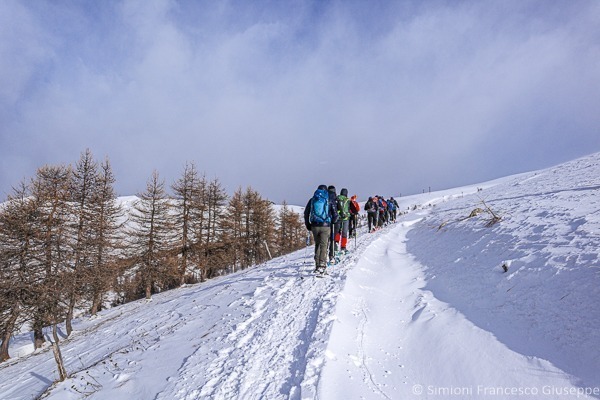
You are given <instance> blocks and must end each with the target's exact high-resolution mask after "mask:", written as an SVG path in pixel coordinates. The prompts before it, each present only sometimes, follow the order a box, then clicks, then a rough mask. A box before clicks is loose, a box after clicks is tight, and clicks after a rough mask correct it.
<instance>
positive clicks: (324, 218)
mask: <svg viewBox="0 0 600 400" xmlns="http://www.w3.org/2000/svg"><path fill="white" fill-rule="evenodd" d="M330 222H331V216H330V215H329V193H327V191H326V190H323V189H317V191H316V192H315V194H314V196H313V198H312V201H311V205H310V223H311V224H328V223H330Z"/></svg>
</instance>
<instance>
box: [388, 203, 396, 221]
mask: <svg viewBox="0 0 600 400" xmlns="http://www.w3.org/2000/svg"><path fill="white" fill-rule="evenodd" d="M387 206H388V215H389V217H388V220H389V221H390V222H396V205H395V204H394V198H393V197H392V198H390V199H389V200H388V201H387Z"/></svg>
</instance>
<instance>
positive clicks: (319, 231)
mask: <svg viewBox="0 0 600 400" xmlns="http://www.w3.org/2000/svg"><path fill="white" fill-rule="evenodd" d="M311 232H312V234H313V237H314V239H315V266H316V267H326V266H327V246H328V244H329V236H330V235H331V228H330V227H329V226H313V227H312V228H311Z"/></svg>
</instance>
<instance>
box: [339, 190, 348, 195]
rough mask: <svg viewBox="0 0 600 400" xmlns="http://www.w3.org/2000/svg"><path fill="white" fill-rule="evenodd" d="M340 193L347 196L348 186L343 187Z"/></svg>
mask: <svg viewBox="0 0 600 400" xmlns="http://www.w3.org/2000/svg"><path fill="white" fill-rule="evenodd" d="M340 194H341V195H342V196H346V197H348V189H346V188H343V189H342V191H341V192H340Z"/></svg>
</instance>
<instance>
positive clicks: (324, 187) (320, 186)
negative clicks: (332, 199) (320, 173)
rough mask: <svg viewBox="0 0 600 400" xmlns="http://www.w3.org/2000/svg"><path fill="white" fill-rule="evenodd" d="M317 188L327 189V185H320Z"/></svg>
mask: <svg viewBox="0 0 600 400" xmlns="http://www.w3.org/2000/svg"><path fill="white" fill-rule="evenodd" d="M317 189H320V190H327V185H319V187H318V188H317Z"/></svg>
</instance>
